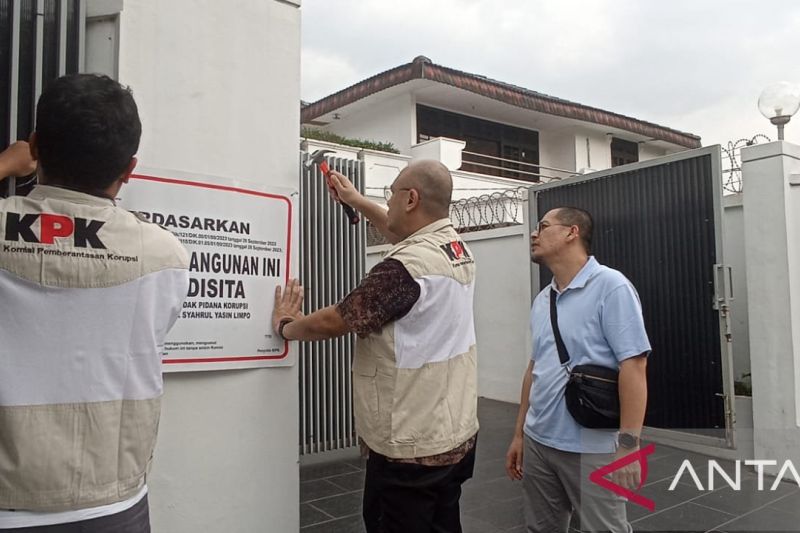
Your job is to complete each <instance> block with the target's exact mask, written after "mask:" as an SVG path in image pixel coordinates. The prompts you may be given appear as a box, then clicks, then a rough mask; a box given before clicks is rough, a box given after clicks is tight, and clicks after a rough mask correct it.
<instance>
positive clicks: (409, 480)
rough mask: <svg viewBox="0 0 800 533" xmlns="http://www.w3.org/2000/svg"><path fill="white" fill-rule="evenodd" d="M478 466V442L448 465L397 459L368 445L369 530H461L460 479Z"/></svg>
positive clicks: (365, 513) (438, 532)
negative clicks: (398, 460) (455, 461)
mask: <svg viewBox="0 0 800 533" xmlns="http://www.w3.org/2000/svg"><path fill="white" fill-rule="evenodd" d="M474 467H475V447H473V448H472V450H470V452H469V453H468V454H467V455H465V456H464V458H463V459H462V460H461V462H459V463H457V464H454V465H448V466H423V465H415V464H407V463H396V462H392V461H387V460H386V457H384V456H383V455H380V454H377V453H375V452H373V451H370V452H369V459H367V473H366V479H365V480H364V504H363V505H364V507H363V516H364V525H365V526H366V529H367V533H410V532H413V533H461V513H460V509H459V506H458V500H459V498H461V484H462V483H464V482H465V481H466V480H468V479H469V478H471V477H472V471H473V470H474Z"/></svg>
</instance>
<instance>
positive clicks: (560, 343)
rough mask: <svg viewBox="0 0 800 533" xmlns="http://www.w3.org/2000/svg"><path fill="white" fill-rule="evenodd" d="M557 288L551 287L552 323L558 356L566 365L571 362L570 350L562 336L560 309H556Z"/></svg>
mask: <svg viewBox="0 0 800 533" xmlns="http://www.w3.org/2000/svg"><path fill="white" fill-rule="evenodd" d="M557 296H558V295H557V294H556V290H555V289H553V288H552V287H551V288H550V325H551V326H552V327H553V336H554V337H555V339H556V349H557V350H558V358H559V360H561V364H562V365H565V364H567V363H568V362H569V352H568V351H567V347H566V346H565V345H564V340H563V339H562V338H561V331H560V330H559V329H558V309H556V297H557Z"/></svg>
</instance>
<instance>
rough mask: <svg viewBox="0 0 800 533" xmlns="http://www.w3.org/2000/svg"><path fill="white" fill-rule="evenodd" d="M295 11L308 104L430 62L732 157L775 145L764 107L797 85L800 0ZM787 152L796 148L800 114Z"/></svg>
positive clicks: (305, 6) (306, 0) (351, 0)
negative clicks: (744, 147) (783, 87)
mask: <svg viewBox="0 0 800 533" xmlns="http://www.w3.org/2000/svg"><path fill="white" fill-rule="evenodd" d="M301 13H302V52H301V56H302V62H301V64H302V81H301V95H302V98H303V100H305V101H315V100H318V99H320V98H323V97H325V96H327V95H329V94H332V93H334V92H336V91H338V90H340V89H343V88H345V87H347V86H349V85H352V84H353V83H356V82H358V81H361V80H363V79H365V78H367V77H369V76H373V75H375V74H377V73H379V72H382V71H384V70H388V69H390V68H393V67H396V66H399V65H401V64H404V63H408V62H410V61H411V60H413V59H414V57H416V56H418V55H424V56H427V57H429V58H430V59H431V60H432V61H433V62H434V63H436V64H438V65H442V66H446V67H451V68H455V69H458V70H462V71H466V72H470V73H473V74H480V75H483V76H487V77H490V78H493V79H496V80H500V81H503V82H507V83H512V84H514V85H520V86H522V87H525V88H527V89H531V90H534V91H538V92H541V93H545V94H548V95H551V96H556V97H559V98H564V99H567V100H571V101H573V102H578V103H581V104H584V105H589V106H592V107H598V108H601V109H604V110H607V111H613V112H616V113H621V114H623V115H628V116H631V117H634V118H637V119H640V120H646V121H649V122H655V123H656V124H659V125H662V126H666V127H670V128H674V129H677V130H680V131H684V132H689V133H693V134H695V135H700V136H701V137H702V143H703V145H704V146H709V145H713V144H722V145H723V146H725V145H727V143H728V142H729V141H737V140H738V139H741V138H750V137H752V136H753V135H755V134H758V133H761V134H766V135H767V136H769V137H770V139H772V140H775V139H777V134H776V129H775V127H774V126H773V125H772V124H770V123H769V122H768V121H767V119H766V118H764V117H763V116H762V115H761V114H760V113H759V111H758V97H759V95H760V94H761V92H762V91H763V89H764V88H765V87H767V86H769V85H771V84H773V83H776V82H780V81H788V82H793V83H800V0H760V1H755V0H747V1H741V0H728V1H718V0H669V1H667V0H658V1H656V0H547V1H546V0H527V1H526V0H399V1H398V0H303V1H302V5H301ZM786 140H787V141H790V142H794V143H796V144H800V113H798V114H797V115H796V116H795V118H794V120H793V121H792V122H790V123H789V124H788V125H787V126H786Z"/></svg>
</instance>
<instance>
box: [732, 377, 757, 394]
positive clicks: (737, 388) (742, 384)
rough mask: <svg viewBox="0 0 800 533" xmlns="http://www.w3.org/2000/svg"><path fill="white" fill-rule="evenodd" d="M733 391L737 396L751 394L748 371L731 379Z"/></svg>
mask: <svg viewBox="0 0 800 533" xmlns="http://www.w3.org/2000/svg"><path fill="white" fill-rule="evenodd" d="M733 393H734V394H735V395H737V396H752V395H753V383H752V381H751V380H750V373H749V372H747V373H745V374H742V375H741V376H740V377H739V379H738V380H734V381H733Z"/></svg>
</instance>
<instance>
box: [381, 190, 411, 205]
mask: <svg viewBox="0 0 800 533" xmlns="http://www.w3.org/2000/svg"><path fill="white" fill-rule="evenodd" d="M397 190H398V191H410V190H411V187H400V188H399V189H397ZM395 192H397V191H393V190H392V188H391V187H384V188H383V197H384V198H385V199H386V201H387V202H388V201H389V200H391V199H392V196H394V193H395Z"/></svg>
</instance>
